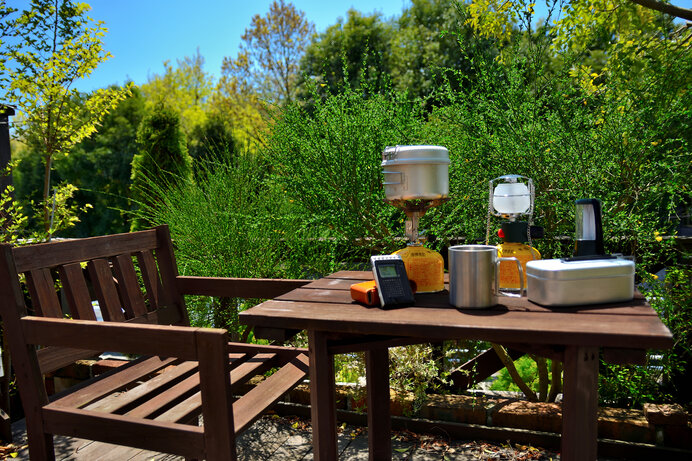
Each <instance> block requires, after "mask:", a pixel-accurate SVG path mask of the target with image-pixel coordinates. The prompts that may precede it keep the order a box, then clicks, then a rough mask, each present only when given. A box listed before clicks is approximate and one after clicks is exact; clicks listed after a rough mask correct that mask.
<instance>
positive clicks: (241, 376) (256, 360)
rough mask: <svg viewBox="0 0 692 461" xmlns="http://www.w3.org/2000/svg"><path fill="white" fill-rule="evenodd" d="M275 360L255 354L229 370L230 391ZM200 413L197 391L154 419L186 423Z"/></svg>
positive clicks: (235, 389)
mask: <svg viewBox="0 0 692 461" xmlns="http://www.w3.org/2000/svg"><path fill="white" fill-rule="evenodd" d="M275 359H276V354H257V355H255V356H254V357H251V358H249V359H248V360H247V361H245V362H244V363H242V364H240V365H238V366H237V367H236V368H234V369H233V370H231V391H233V392H236V391H238V389H239V388H240V386H242V385H243V384H245V383H246V382H247V381H248V380H249V379H250V378H252V377H253V376H256V375H258V374H260V373H264V372H265V371H267V370H268V369H269V368H271V367H272V365H274V361H275ZM198 378H199V376H198ZM201 412H202V394H201V393H200V392H199V391H198V392H196V393H195V394H194V395H191V396H190V397H188V398H187V399H185V400H184V401H182V402H180V403H179V404H177V405H176V406H174V407H172V408H170V409H169V410H167V411H165V412H164V413H162V414H160V415H159V416H157V417H156V418H154V419H156V420H158V421H169V422H187V421H189V420H190V419H191V418H193V417H195V416H197V415H199V414H200V413H201Z"/></svg>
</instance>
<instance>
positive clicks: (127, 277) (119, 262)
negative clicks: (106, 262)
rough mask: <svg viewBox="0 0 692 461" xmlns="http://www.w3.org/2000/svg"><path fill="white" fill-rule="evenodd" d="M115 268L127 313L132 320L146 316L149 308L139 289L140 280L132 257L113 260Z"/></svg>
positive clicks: (122, 256)
mask: <svg viewBox="0 0 692 461" xmlns="http://www.w3.org/2000/svg"><path fill="white" fill-rule="evenodd" d="M113 268H114V269H115V275H116V277H117V278H118V282H119V283H118V290H119V291H120V298H121V299H122V300H123V308H124V309H125V312H127V314H128V316H129V317H130V318H132V317H141V316H143V315H146V313H147V308H146V305H145V304H144V297H143V296H142V292H141V291H140V289H139V280H137V273H136V272H135V266H134V264H133V263H132V256H130V255H118V256H116V257H115V258H113Z"/></svg>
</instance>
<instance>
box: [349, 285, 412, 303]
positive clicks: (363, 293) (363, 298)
mask: <svg viewBox="0 0 692 461" xmlns="http://www.w3.org/2000/svg"><path fill="white" fill-rule="evenodd" d="M408 283H409V285H411V290H412V291H413V292H414V293H415V292H416V282H414V281H413V280H409V281H408ZM351 298H353V300H354V301H358V302H359V303H361V304H365V305H366V306H379V305H380V297H379V295H378V294H377V284H376V283H375V281H374V280H368V281H367V282H360V283H354V284H353V285H351Z"/></svg>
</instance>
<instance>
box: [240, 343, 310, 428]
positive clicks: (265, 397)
mask: <svg viewBox="0 0 692 461" xmlns="http://www.w3.org/2000/svg"><path fill="white" fill-rule="evenodd" d="M308 366H309V360H308V356H307V355H306V354H300V355H298V356H297V357H296V358H294V359H293V360H291V361H290V362H289V363H287V364H286V365H284V366H283V367H281V369H280V370H279V371H277V372H276V373H274V374H273V375H271V376H270V377H268V378H267V379H265V380H264V381H262V382H261V383H259V384H258V385H257V386H255V387H254V388H253V389H251V390H250V391H249V392H248V393H247V394H245V395H243V396H242V397H241V398H239V399H238V400H236V401H235V402H234V403H233V424H234V428H235V431H236V433H238V432H241V431H244V430H245V429H247V428H248V427H249V426H250V425H251V424H252V423H253V422H255V421H256V420H257V418H259V417H260V416H261V415H262V413H264V411H265V410H266V409H267V408H269V407H270V406H272V405H273V404H275V403H276V402H277V401H278V400H279V399H280V398H281V396H282V395H283V394H285V393H286V392H288V391H289V390H291V389H293V388H294V387H295V386H297V385H298V384H299V383H300V382H301V381H302V380H303V378H304V377H305V374H306V373H307V371H308Z"/></svg>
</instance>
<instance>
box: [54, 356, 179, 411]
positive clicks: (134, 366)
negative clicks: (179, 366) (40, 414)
mask: <svg viewBox="0 0 692 461" xmlns="http://www.w3.org/2000/svg"><path fill="white" fill-rule="evenodd" d="M175 361H176V359H174V358H167V359H162V358H160V357H148V358H145V359H141V360H138V361H135V362H131V363H130V364H127V365H123V366H122V367H120V369H118V372H117V373H114V374H112V375H109V376H107V377H105V378H103V379H100V380H97V381H96V382H94V383H93V384H91V385H89V386H87V387H85V388H83V389H80V390H78V391H75V392H73V393H72V394H69V395H67V396H65V397H63V398H61V399H58V400H56V401H54V402H52V403H50V404H48V406H49V407H59V408H81V407H84V406H86V405H89V404H90V403H93V402H95V401H96V400H98V399H100V398H102V397H104V396H106V395H108V394H110V393H112V392H115V391H118V390H122V389H124V388H126V387H127V386H129V385H131V384H132V383H134V382H136V381H138V380H140V379H142V378H143V377H144V376H147V375H149V374H151V373H154V372H156V371H158V370H160V369H162V368H164V367H166V366H168V365H171V364H173V363H174V362H175Z"/></svg>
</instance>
